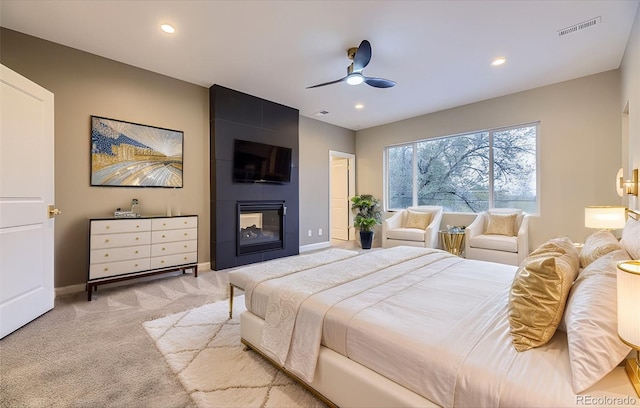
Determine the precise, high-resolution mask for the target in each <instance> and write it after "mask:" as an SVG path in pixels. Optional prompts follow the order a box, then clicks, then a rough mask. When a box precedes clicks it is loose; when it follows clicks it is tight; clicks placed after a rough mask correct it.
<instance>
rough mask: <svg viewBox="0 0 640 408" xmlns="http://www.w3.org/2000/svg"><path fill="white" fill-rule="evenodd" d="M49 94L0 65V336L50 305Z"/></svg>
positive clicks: (51, 255) (51, 292)
mask: <svg viewBox="0 0 640 408" xmlns="http://www.w3.org/2000/svg"><path fill="white" fill-rule="evenodd" d="M53 132H54V129H53V94H52V93H51V92H49V91H47V90H46V89H44V88H42V87H41V86H39V85H37V84H35V83H33V82H31V81H29V80H28V79H26V78H25V77H23V76H21V75H19V74H18V73H16V72H14V71H12V70H10V69H9V68H7V67H5V66H4V65H0V338H2V337H5V336H6V335H8V334H9V333H11V332H13V331H15V330H17V329H18V328H20V327H22V326H24V325H25V324H27V323H29V322H30V321H32V320H33V319H35V318H36V317H38V316H40V315H42V314H43V313H45V312H47V311H49V310H51V309H52V308H53V301H54V297H55V293H54V288H53V239H54V236H53V231H54V230H53V229H54V220H53V218H49V210H48V206H49V205H50V204H53V198H54V189H53V184H54V179H53V170H54V168H53Z"/></svg>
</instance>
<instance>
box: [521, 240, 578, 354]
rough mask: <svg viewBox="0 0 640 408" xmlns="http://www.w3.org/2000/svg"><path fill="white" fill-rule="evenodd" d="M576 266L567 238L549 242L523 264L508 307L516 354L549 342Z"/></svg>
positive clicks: (565, 299) (560, 317)
mask: <svg viewBox="0 0 640 408" xmlns="http://www.w3.org/2000/svg"><path fill="white" fill-rule="evenodd" d="M578 265H579V260H578V253H577V251H576V249H575V247H574V246H573V243H572V242H571V240H569V239H568V238H554V239H551V240H549V241H547V242H546V243H544V244H543V245H541V246H540V247H539V248H537V249H536V250H535V251H533V252H532V253H531V254H530V255H529V256H528V257H527V258H526V259H525V260H524V261H522V263H521V264H520V267H519V268H518V271H517V272H516V275H515V277H514V279H513V283H512V285H511V292H510V293H509V308H508V310H509V325H510V327H511V339H512V341H513V345H514V347H515V348H516V350H517V351H526V350H529V349H532V348H535V347H540V346H543V345H545V344H546V343H547V342H548V341H549V340H550V339H551V337H552V336H553V334H554V333H555V331H556V328H557V327H558V324H560V320H561V319H562V314H563V313H564V306H565V304H566V302H567V297H568V295H569V290H570V289H571V285H572V283H573V281H574V280H575V278H576V276H577V275H578Z"/></svg>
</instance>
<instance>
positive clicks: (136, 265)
mask: <svg viewBox="0 0 640 408" xmlns="http://www.w3.org/2000/svg"><path fill="white" fill-rule="evenodd" d="M137 253H138V251H136V254H137ZM136 266H137V265H136Z"/></svg>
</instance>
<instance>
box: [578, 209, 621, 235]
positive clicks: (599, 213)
mask: <svg viewBox="0 0 640 408" xmlns="http://www.w3.org/2000/svg"><path fill="white" fill-rule="evenodd" d="M625 212H626V208H625V207H614V206H590V207H585V209H584V226H585V227H587V228H598V229H606V230H612V229H620V228H624V225H625V223H626V214H625Z"/></svg>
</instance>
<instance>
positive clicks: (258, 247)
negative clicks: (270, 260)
mask: <svg viewBox="0 0 640 408" xmlns="http://www.w3.org/2000/svg"><path fill="white" fill-rule="evenodd" d="M237 207H238V211H237V224H236V225H237V229H236V243H237V244H236V254H237V255H246V254H253V253H257V252H265V251H272V250H276V249H283V248H284V242H285V241H284V231H285V228H284V227H285V216H286V212H287V207H286V206H285V203H284V201H239V202H238V203H237Z"/></svg>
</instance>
